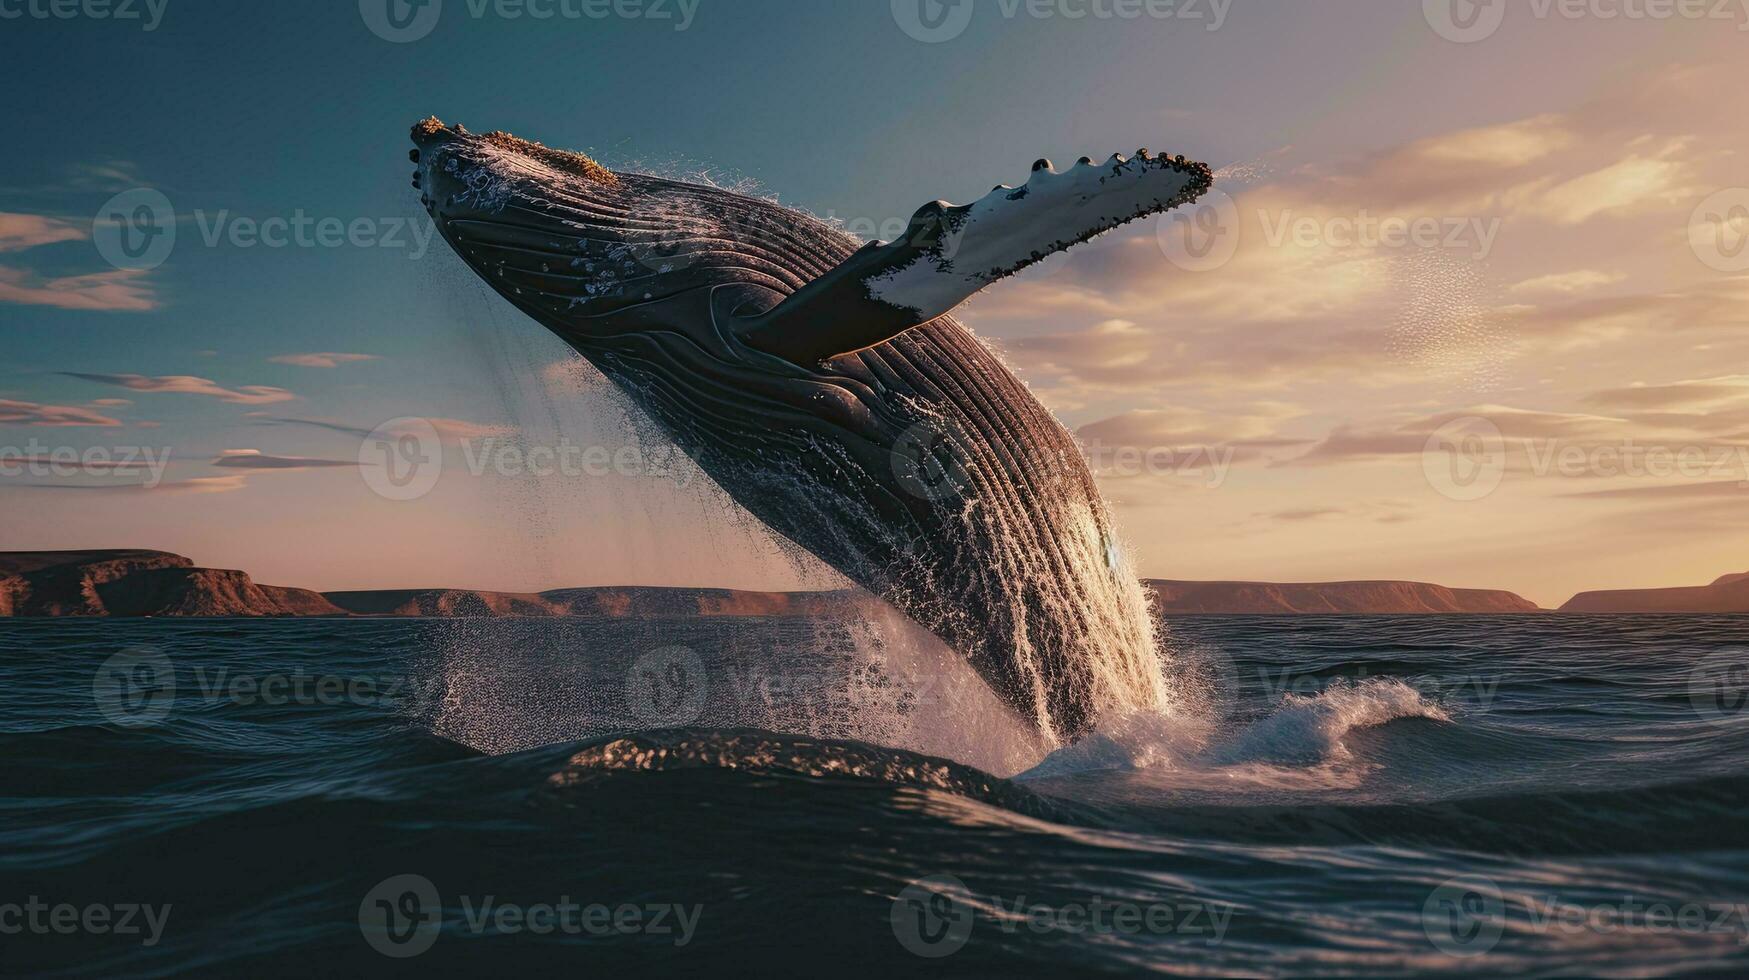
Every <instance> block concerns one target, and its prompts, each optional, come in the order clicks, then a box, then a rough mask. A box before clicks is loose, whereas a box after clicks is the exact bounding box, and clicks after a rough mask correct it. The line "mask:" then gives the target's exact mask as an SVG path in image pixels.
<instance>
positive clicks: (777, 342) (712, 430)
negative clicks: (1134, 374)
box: [411, 118, 1211, 742]
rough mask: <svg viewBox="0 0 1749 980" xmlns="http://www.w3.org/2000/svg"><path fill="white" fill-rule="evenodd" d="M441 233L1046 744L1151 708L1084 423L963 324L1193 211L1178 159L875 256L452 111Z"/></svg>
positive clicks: (428, 189)
mask: <svg viewBox="0 0 1749 980" xmlns="http://www.w3.org/2000/svg"><path fill="white" fill-rule="evenodd" d="M413 142H414V144H415V146H416V149H414V150H413V151H412V154H411V156H412V159H413V161H414V162H415V163H417V164H418V168H417V170H416V172H415V174H414V179H413V183H414V186H415V187H418V188H420V190H421V191H422V195H421V198H422V202H423V204H424V205H425V207H426V208H427V210H428V211H429V212H430V214H431V217H432V219H433V221H434V222H435V223H436V226H437V229H438V231H439V232H440V233H441V234H442V235H443V238H444V240H445V241H447V242H449V244H450V245H451V246H452V247H453V248H454V249H455V251H456V253H457V254H458V255H460V256H461V257H462V259H463V260H464V261H465V262H466V263H467V264H468V265H469V266H470V267H472V268H473V270H474V271H475V272H476V273H478V274H479V275H480V276H481V277H482V278H484V279H485V280H486V282H488V283H490V284H491V286H492V288H493V289H495V290H496V291H497V292H498V293H499V294H500V295H502V296H503V297H504V298H505V299H507V300H509V301H510V303H511V304H513V305H514V306H515V307H516V308H517V309H519V310H521V311H522V312H524V313H526V314H527V315H528V316H529V317H531V318H533V319H534V320H535V321H536V322H538V323H540V324H541V325H542V326H545V327H546V328H547V329H549V330H551V331H553V332H554V333H556V334H558V336H559V337H560V338H562V339H563V340H564V341H565V342H566V343H567V344H569V345H570V346H571V347H573V348H574V349H575V350H576V351H577V352H578V353H580V354H581V355H582V356H584V357H585V358H587V359H588V360H589V361H590V363H592V364H593V365H594V366H595V367H597V368H598V369H600V370H601V372H602V373H603V374H604V375H606V376H607V377H608V378H609V379H611V380H612V381H613V382H614V383H615V384H616V385H617V386H618V387H619V388H620V389H621V390H623V391H624V392H625V393H626V394H627V395H628V396H629V397H630V398H631V400H632V401H633V402H635V403H636V404H637V405H638V406H639V407H640V408H641V409H642V410H643V411H644V412H646V413H647V414H648V415H649V416H650V417H651V418H652V419H653V420H655V421H656V422H657V423H658V424H659V425H660V426H661V427H662V428H664V429H665V430H666V431H667V432H669V433H670V434H671V435H672V437H673V439H674V441H675V443H676V445H678V446H679V447H681V448H682V449H683V450H684V451H686V452H687V453H688V454H689V455H690V456H691V457H692V458H693V460H694V461H695V462H696V463H697V464H698V465H699V467H700V468H701V469H702V470H703V471H704V472H705V473H707V474H708V475H709V476H710V477H711V478H712V479H713V480H714V481H715V482H716V483H717V484H718V485H720V486H721V487H722V488H723V489H724V490H725V491H726V492H728V493H729V494H730V495H731V496H732V497H734V499H735V500H736V501H738V502H739V503H740V504H741V505H742V506H743V507H745V508H746V509H747V510H748V511H750V512H751V513H752V514H753V515H754V516H755V517H757V518H758V519H759V520H761V521H763V522H764V523H765V524H766V525H768V526H769V527H770V528H771V529H772V530H774V531H776V532H777V533H778V534H780V535H782V536H783V537H784V538H787V539H788V540H789V541H791V542H793V543H795V544H796V545H799V546H800V547H802V548H804V549H806V550H807V551H809V552H811V553H813V554H814V555H816V556H818V557H819V558H820V559H822V560H823V561H825V562H826V563H827V564H828V565H830V566H832V567H833V568H835V569H837V570H838V571H840V572H842V573H843V574H844V575H846V576H847V577H849V578H850V579H852V580H853V581H856V582H858V583H860V584H861V585H863V586H864V587H865V588H867V589H868V590H870V591H871V592H873V593H875V594H876V595H879V596H881V597H882V598H884V599H886V600H887V601H889V602H890V603H892V604H893V605H894V606H896V607H897V608H898V609H900V610H901V611H903V612H904V613H905V614H906V615H908V616H909V617H911V618H912V619H914V620H915V621H917V622H918V623H920V624H921V625H923V626H924V627H925V628H927V629H929V630H930V631H932V632H933V633H935V634H936V635H937V636H939V637H940V638H941V639H942V640H943V641H945V642H946V643H947V644H948V645H949V646H951V647H953V648H954V649H955V650H957V651H958V652H959V653H960V654H962V655H963V656H965V657H966V658H967V660H968V661H969V662H970V663H971V665H972V666H973V667H974V668H975V669H976V670H977V671H978V673H979V675H980V676H982V677H983V678H984V680H985V681H986V682H987V683H988V684H989V685H990V687H991V688H992V689H994V690H995V692H996V693H997V694H998V695H999V696H1000V697H1001V699H1002V700H1003V701H1004V702H1005V703H1007V704H1008V705H1009V706H1010V707H1011V708H1013V709H1014V710H1015V711H1016V712H1017V713H1019V714H1020V715H1021V716H1022V717H1023V718H1024V719H1026V720H1027V721H1028V722H1030V723H1032V724H1034V725H1035V726H1037V727H1038V728H1039V729H1040V731H1041V732H1043V733H1044V734H1045V735H1046V736H1047V737H1048V738H1050V739H1052V740H1055V741H1057V742H1068V741H1072V740H1074V739H1075V738H1078V737H1079V736H1081V735H1082V734H1084V733H1085V732H1086V731H1087V730H1088V729H1089V728H1090V727H1091V726H1092V725H1093V723H1094V720H1095V718H1096V717H1097V715H1098V714H1099V712H1101V711H1103V710H1113V709H1125V708H1145V707H1152V706H1156V705H1157V702H1158V700H1159V698H1160V697H1161V690H1162V688H1161V686H1160V685H1161V681H1160V678H1159V667H1158V664H1157V661H1156V655H1155V652H1154V649H1153V631H1152V627H1151V624H1150V620H1149V616H1148V610H1147V604H1146V601H1145V599H1144V598H1143V593H1142V590H1141V587H1140V584H1139V583H1138V582H1137V581H1136V579H1135V576H1134V574H1133V572H1131V571H1130V568H1129V565H1128V563H1127V561H1125V560H1124V558H1123V557H1122V554H1121V549H1120V548H1119V546H1118V543H1117V540H1116V536H1115V534H1114V531H1113V527H1112V521H1111V517H1110V514H1109V513H1108V511H1107V509H1106V506H1105V504H1104V502H1103V501H1102V500H1101V498H1100V496H1099V493H1098V492H1097V490H1096V488H1095V486H1094V481H1093V477H1092V474H1091V473H1090V472H1089V470H1088V467H1087V464H1086V462H1085V460H1084V459H1083V457H1082V454H1081V453H1080V451H1079V450H1078V448H1077V446H1076V444H1075V442H1074V440H1073V438H1072V437H1071V436H1070V435H1069V433H1068V431H1067V430H1065V429H1064V428H1063V426H1062V425H1061V424H1060V423H1058V422H1057V420H1056V419H1055V418H1054V417H1053V416H1052V415H1051V414H1050V413H1049V412H1048V411H1047V410H1046V409H1045V408H1044V407H1043V406H1042V405H1040V404H1039V402H1038V401H1037V400H1036V399H1035V398H1034V397H1033V396H1032V394H1031V393H1030V392H1029V391H1028V390H1027V389H1026V387H1025V386H1024V385H1023V384H1022V383H1021V382H1020V381H1019V380H1018V379H1016V378H1015V377H1014V376H1013V375H1012V374H1011V373H1010V372H1009V371H1008V370H1007V368H1006V367H1004V366H1003V364H1002V363H1001V362H1000V361H999V360H998V359H997V357H996V356H995V355H993V354H992V353H991V351H990V350H988V349H987V348H986V347H985V346H984V344H983V343H981V342H980V341H979V340H977V339H976V338H974V337H973V336H972V335H971V334H970V333H969V332H968V331H967V330H966V329H965V328H964V327H962V326H961V325H960V324H959V323H958V322H957V321H956V320H955V319H954V318H953V317H952V316H950V315H948V314H949V311H951V310H952V309H953V308H954V307H955V306H957V305H959V304H960V303H961V302H962V301H963V300H965V299H966V298H967V297H969V296H970V295H971V294H973V293H974V292H976V291H978V290H979V289H982V288H983V287H984V286H987V285H989V284H990V283H992V282H995V281H996V280H998V279H1001V278H1003V277H1005V276H1008V275H1011V274H1013V273H1014V272H1017V271H1019V270H1020V269H1022V268H1025V267H1026V266H1028V265H1031V264H1032V263H1034V262H1037V261H1039V260H1041V259H1043V258H1045V257H1046V256H1049V255H1051V254H1052V253H1054V252H1057V251H1060V250H1062V249H1065V248H1068V247H1069V246H1071V245H1074V244H1076V243H1078V242H1082V241H1085V240H1087V239H1089V238H1092V237H1093V236H1095V235H1098V234H1100V233H1101V232H1104V231H1107V230H1109V229H1111V228H1114V227H1116V226H1117V225H1120V224H1122V223H1124V222H1127V221H1130V220H1133V219H1136V218H1140V217H1143V216H1145V215H1149V214H1153V213H1156V212H1160V211H1164V210H1166V209H1168V208H1171V207H1174V206H1176V205H1179V204H1182V203H1185V202H1188V201H1192V200H1194V199H1196V198H1197V197H1198V196H1199V195H1200V194H1202V192H1203V191H1205V190H1206V189H1207V188H1208V186H1209V184H1210V180H1211V177H1210V173H1209V168H1208V167H1207V166H1205V165H1203V164H1200V163H1196V162H1194V161H1188V160H1186V159H1185V158H1184V157H1182V156H1166V155H1151V154H1149V153H1148V151H1147V150H1140V151H1137V153H1136V154H1135V155H1134V156H1131V157H1127V158H1126V157H1124V156H1121V155H1114V156H1112V157H1111V158H1109V159H1107V160H1106V161H1104V162H1103V163H1096V162H1094V161H1093V160H1091V159H1088V158H1086V157H1083V158H1082V159H1081V160H1080V161H1079V162H1077V163H1076V164H1075V165H1074V166H1072V167H1070V168H1068V169H1066V170H1062V171H1058V170H1056V169H1055V168H1054V167H1052V165H1051V164H1050V162H1049V161H1046V160H1040V161H1038V163H1036V164H1034V165H1033V168H1032V175H1031V177H1030V178H1029V179H1028V180H1027V182H1026V183H1025V184H1024V185H1022V186H1019V187H1008V186H999V187H997V188H996V189H994V190H992V191H991V192H990V193H989V194H988V195H987V196H985V197H984V198H982V199H980V200H978V201H976V202H974V203H972V204H968V205H963V206H957V207H956V206H952V205H949V204H947V203H945V202H940V201H938V202H935V203H932V204H928V205H925V206H924V207H923V208H921V209H920V210H918V211H917V213H916V215H915V216H914V217H913V218H912V219H911V221H910V225H909V227H908V228H907V229H906V230H905V233H904V235H903V236H901V237H900V238H898V239H897V240H895V241H892V242H873V243H869V244H866V245H865V244H863V243H862V242H860V241H859V240H858V239H856V238H855V237H854V236H851V235H849V234H847V233H845V232H843V231H842V230H839V229H837V228H835V227H833V226H832V225H830V224H828V223H826V222H824V221H821V220H820V219H818V218H815V217H813V216H811V215H808V214H804V213H802V212H799V211H796V210H793V209H790V208H785V207H782V206H780V205H778V204H777V203H776V202H775V201H770V200H763V199H758V198H754V197H749V196H746V195H742V194H738V193H734V192H731V191H728V190H724V189H721V188H717V187H711V186H704V185H699V184H692V183H685V182H680V181H675V180H669V179H665V178H661V177H654V176H646V175H640V174H631V173H616V172H613V171H610V170H608V169H606V168H605V167H602V166H601V165H599V164H597V163H596V162H595V161H593V160H591V159H589V158H588V157H586V156H583V155H582V154H578V153H571V152H566V151H561V150H555V149H550V148H548V147H545V146H542V145H541V144H538V143H534V142H530V141H528V140H524V139H520V138H517V137H514V136H511V135H509V134H507V133H484V134H477V133H472V132H469V131H468V130H466V129H465V128H463V127H462V126H460V125H455V126H446V125H444V124H443V123H442V122H440V121H438V120H437V119H435V118H431V119H427V120H425V121H423V122H421V123H419V124H418V125H416V126H415V127H414V128H413Z"/></svg>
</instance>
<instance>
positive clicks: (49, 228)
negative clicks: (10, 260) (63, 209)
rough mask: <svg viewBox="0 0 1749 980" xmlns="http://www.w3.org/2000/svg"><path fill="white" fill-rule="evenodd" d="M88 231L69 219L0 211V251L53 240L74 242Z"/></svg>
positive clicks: (9, 250)
mask: <svg viewBox="0 0 1749 980" xmlns="http://www.w3.org/2000/svg"><path fill="white" fill-rule="evenodd" d="M88 237H90V233H89V232H88V231H86V230H85V229H83V228H80V227H79V226H78V225H75V224H73V223H72V222H71V221H64V220H62V219H60V218H49V217H44V216H43V215H40V214H12V213H9V212H5V211H0V252H17V251H21V250H23V249H27V248H35V247H36V246H38V245H52V244H54V243H55V242H76V241H81V240H83V239H85V238H88Z"/></svg>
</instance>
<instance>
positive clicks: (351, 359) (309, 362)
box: [268, 351, 379, 368]
mask: <svg viewBox="0 0 1749 980" xmlns="http://www.w3.org/2000/svg"><path fill="white" fill-rule="evenodd" d="M378 359H379V358H378V357H377V355H375V354H340V353H335V352H332V351H323V352H320V353H315V354H280V355H278V356H275V357H270V358H268V360H269V361H272V362H273V363H275V364H291V365H294V366H296V367H307V368H334V367H339V366H340V365H342V364H353V363H356V362H358V361H375V360H378Z"/></svg>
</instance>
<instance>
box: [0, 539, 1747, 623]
mask: <svg viewBox="0 0 1749 980" xmlns="http://www.w3.org/2000/svg"><path fill="white" fill-rule="evenodd" d="M1734 578H1735V579H1736V580H1738V582H1737V585H1739V586H1740V587H1741V591H1742V592H1743V593H1744V594H1745V595H1749V575H1740V576H1735V577H1734ZM1725 581H1726V580H1721V583H1725ZM1146 584H1147V585H1148V586H1149V587H1150V588H1152V589H1153V591H1154V594H1155V596H1156V597H1157V600H1158V605H1159V608H1160V611H1161V612H1164V613H1169V614H1188V613H1219V614H1228V615H1232V614H1246V613H1253V614H1267V615H1292V614H1320V613H1323V614H1331V613H1346V614H1356V615H1360V614H1373V615H1386V614H1404V613H1421V614H1432V613H1530V612H1539V611H1540V610H1539V609H1538V608H1537V607H1536V606H1535V605H1534V604H1532V603H1531V602H1528V601H1526V600H1525V599H1522V598H1520V597H1518V596H1516V595H1513V594H1512V593H1510V592H1499V591H1493V590H1487V589H1448V588H1446V587H1444V586H1441V585H1429V584H1426V583H1422V582H1321V583H1275V582H1177V581H1167V580H1160V579H1156V580H1151V581H1149V582H1147V583H1146ZM1714 587H1718V586H1717V585H1715V586H1714ZM1665 591H1677V592H1680V591H1684V590H1665ZM1595 594H1600V595H1602V594H1609V593H1595ZM872 601H873V600H872V599H871V598H870V597H869V596H867V595H866V594H863V593H860V592H851V591H842V592H744V591H740V590H736V589H692V588H663V587H655V586H604V587H599V588H582V589H552V590H550V591H547V592H486V591H479V590H474V589H370V590H364V591H350V592H328V593H319V592H311V591H309V590H307V589H291V588H285V587H282V586H273V585H258V584H256V583H255V582H254V581H253V580H251V579H250V578H249V576H248V575H247V574H245V573H243V572H240V571H233V570H228V569H214V568H197V567H195V565H194V563H193V562H191V561H189V560H188V559H187V558H184V557H182V556H181V555H173V554H170V553H169V552H164V551H23V552H11V553H5V552H0V616H442V617H465V618H488V617H500V616H609V617H633V618H648V617H657V616H822V615H833V614H838V615H842V614H846V613H852V612H854V611H855V610H856V608H857V606H858V605H859V604H861V603H866V602H872ZM1574 601H1575V602H1577V601H1578V600H1577V599H1576V600H1574ZM1569 605H1571V603H1569Z"/></svg>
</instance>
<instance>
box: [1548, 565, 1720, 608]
mask: <svg viewBox="0 0 1749 980" xmlns="http://www.w3.org/2000/svg"><path fill="white" fill-rule="evenodd" d="M1561 612H1573V613H1749V572H1743V573H1740V574H1736V575H1725V576H1722V577H1721V578H1719V579H1718V580H1717V581H1715V582H1714V583H1713V584H1711V585H1695V586H1689V587H1686V588H1677V589H1615V590H1611V591H1602V592H1581V593H1579V594H1578V595H1576V596H1574V597H1573V598H1571V599H1568V600H1567V604H1566V605H1564V606H1562V607H1561Z"/></svg>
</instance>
